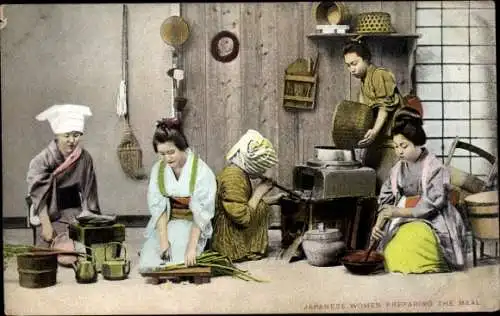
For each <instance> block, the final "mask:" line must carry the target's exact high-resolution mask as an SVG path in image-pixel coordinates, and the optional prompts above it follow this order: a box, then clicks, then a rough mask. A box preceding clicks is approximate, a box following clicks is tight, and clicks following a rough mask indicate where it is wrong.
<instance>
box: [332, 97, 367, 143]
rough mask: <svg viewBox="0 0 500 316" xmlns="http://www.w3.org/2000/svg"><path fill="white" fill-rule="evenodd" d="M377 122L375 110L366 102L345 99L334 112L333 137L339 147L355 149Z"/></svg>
mask: <svg viewBox="0 0 500 316" xmlns="http://www.w3.org/2000/svg"><path fill="white" fill-rule="evenodd" d="M373 124H375V116H374V111H373V110H372V109H371V108H370V107H369V106H368V105H366V104H364V103H359V102H354V101H347V100H343V101H342V102H340V103H339V104H338V105H337V106H336V107H335V110H334V112H333V125H332V139H333V142H334V144H335V146H336V147H337V148H339V149H353V148H356V147H357V144H358V142H359V141H360V140H361V139H363V137H364V136H365V134H366V132H367V131H368V130H369V129H370V128H372V127H373Z"/></svg>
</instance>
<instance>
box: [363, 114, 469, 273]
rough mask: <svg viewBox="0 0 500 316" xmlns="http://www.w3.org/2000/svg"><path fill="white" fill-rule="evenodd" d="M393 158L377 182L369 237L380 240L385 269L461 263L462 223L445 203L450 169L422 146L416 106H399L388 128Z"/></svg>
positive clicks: (422, 269) (440, 268) (421, 269)
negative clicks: (376, 206)
mask: <svg viewBox="0 0 500 316" xmlns="http://www.w3.org/2000/svg"><path fill="white" fill-rule="evenodd" d="M392 134H393V140H394V144H395V151H396V153H397V155H398V156H399V159H400V160H399V161H398V162H397V163H396V165H395V166H394V167H393V168H392V170H391V174H390V176H389V178H388V179H387V180H386V181H385V183H384V184H383V186H382V189H381V192H380V196H379V199H378V202H379V205H380V207H379V209H378V218H377V223H376V224H375V227H374V228H373V231H372V241H376V240H380V243H379V246H378V247H379V250H380V251H383V254H384V257H385V264H386V269H387V270H388V271H389V272H401V273H430V272H448V271H453V270H461V269H463V268H464V262H465V258H464V244H465V225H464V222H463V220H462V217H461V215H460V213H459V212H458V210H457V209H456V208H455V207H454V206H453V205H452V204H451V202H450V198H449V194H450V175H449V173H448V170H447V168H446V167H445V166H444V165H443V163H442V162H441V160H439V159H438V158H436V156H434V155H433V154H431V153H429V152H428V151H427V149H426V148H425V147H423V146H424V144H425V142H426V135H425V132H424V130H423V128H422V119H421V118H420V116H419V114H418V112H417V111H415V110H413V109H405V110H404V111H400V112H399V113H398V114H397V116H396V118H395V124H394V127H393V129H392Z"/></svg>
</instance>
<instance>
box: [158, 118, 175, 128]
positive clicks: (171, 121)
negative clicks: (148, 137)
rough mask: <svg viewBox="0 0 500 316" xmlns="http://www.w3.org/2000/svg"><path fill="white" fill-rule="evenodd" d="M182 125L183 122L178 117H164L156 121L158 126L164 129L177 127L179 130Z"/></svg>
mask: <svg viewBox="0 0 500 316" xmlns="http://www.w3.org/2000/svg"><path fill="white" fill-rule="evenodd" d="M180 126H181V122H180V120H179V119H178V118H177V117H168V118H162V119H161V120H159V121H156V128H161V129H163V130H167V129H176V130H178V129H179V128H180Z"/></svg>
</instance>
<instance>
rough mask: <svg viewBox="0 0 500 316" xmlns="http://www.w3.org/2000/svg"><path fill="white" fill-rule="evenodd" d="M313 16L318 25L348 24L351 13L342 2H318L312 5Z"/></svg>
mask: <svg viewBox="0 0 500 316" xmlns="http://www.w3.org/2000/svg"><path fill="white" fill-rule="evenodd" d="M313 17H314V19H315V20H316V23H317V24H318V25H325V24H331V25H341V24H342V25H344V24H349V20H350V19H351V14H350V13H349V10H348V8H347V7H346V6H345V4H344V3H343V2H319V3H318V4H316V5H315V6H314V7H313Z"/></svg>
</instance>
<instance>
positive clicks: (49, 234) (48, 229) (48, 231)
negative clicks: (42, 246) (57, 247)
mask: <svg viewBox="0 0 500 316" xmlns="http://www.w3.org/2000/svg"><path fill="white" fill-rule="evenodd" d="M54 234H55V232H54V228H53V227H52V224H50V223H48V224H44V225H42V232H41V235H42V239H43V240H45V241H46V242H48V243H50V242H52V240H53V239H54Z"/></svg>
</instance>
